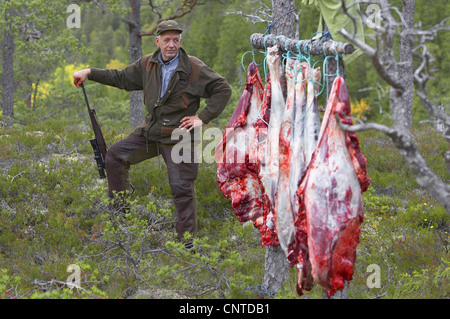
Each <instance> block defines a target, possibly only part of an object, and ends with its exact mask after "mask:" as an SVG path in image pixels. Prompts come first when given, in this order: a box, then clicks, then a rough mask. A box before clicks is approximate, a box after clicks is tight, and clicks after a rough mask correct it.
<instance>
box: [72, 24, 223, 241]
mask: <svg viewBox="0 0 450 319" xmlns="http://www.w3.org/2000/svg"><path fill="white" fill-rule="evenodd" d="M182 32H183V30H182V29H181V27H180V26H179V24H178V23H177V22H176V21H173V20H169V21H163V22H161V23H160V24H159V25H158V27H157V31H156V37H155V43H156V45H157V47H158V49H157V50H156V51H155V52H153V53H151V54H148V55H145V56H143V57H142V58H140V59H139V60H137V61H136V62H134V63H132V64H130V65H128V66H127V67H125V68H124V69H122V70H117V69H97V68H87V69H83V70H80V71H77V72H75V73H74V75H73V76H74V84H75V85H76V86H77V87H80V86H81V84H82V83H83V82H84V81H85V80H86V79H89V80H92V81H96V82H99V83H103V84H106V85H110V86H114V87H117V88H120V89H124V90H127V91H132V90H142V91H143V94H144V104H145V108H146V111H147V114H146V116H145V121H144V123H143V124H142V125H141V126H140V127H138V128H136V130H135V131H134V132H133V133H132V134H130V135H129V136H128V137H126V138H125V139H123V140H121V141H119V142H117V143H115V144H113V145H112V146H111V147H109V149H108V152H107V154H106V159H105V166H106V175H107V179H108V194H109V197H111V198H114V196H115V194H124V193H127V191H128V192H129V191H130V190H131V187H130V182H129V169H130V166H131V165H134V164H137V163H140V162H142V161H144V160H147V159H150V158H153V157H155V156H159V155H160V154H161V155H162V158H163V159H164V162H165V163H166V166H167V172H168V180H169V185H170V189H171V194H172V197H173V201H174V205H175V211H176V217H177V220H176V231H177V236H178V239H179V240H183V234H184V233H185V232H189V233H191V234H193V235H195V234H196V232H197V212H196V210H197V208H196V207H197V197H196V193H195V185H194V184H195V180H196V178H197V172H198V165H199V164H198V161H196V156H195V153H194V147H192V148H182V152H190V154H187V156H186V154H177V156H178V155H179V156H182V158H184V159H186V158H189V157H190V160H183V161H181V162H180V160H179V158H174V156H172V152H171V150H172V149H173V147H174V145H175V144H176V143H178V142H180V140H181V139H182V136H183V135H182V134H179V132H180V131H181V132H184V134H189V135H190V136H191V137H192V141H194V134H193V133H194V128H200V129H201V127H202V126H203V125H204V124H207V123H208V122H210V121H211V120H212V119H214V118H216V117H217V116H219V115H220V114H221V113H222V111H223V110H224V108H225V106H226V105H227V103H228V100H229V98H230V96H231V88H230V86H229V84H228V83H227V81H226V80H225V79H224V78H223V77H222V76H220V75H219V74H218V73H216V72H215V71H213V70H212V69H211V68H209V67H208V66H207V65H205V64H204V63H203V62H202V61H200V60H199V59H197V58H196V57H193V56H189V55H188V54H187V53H186V51H184V50H183V49H182V48H181V43H182V39H181V33H182ZM201 98H206V99H207V103H206V106H205V108H204V109H203V110H202V111H201V112H199V113H198V114H197V111H198V109H199V106H200V99H201ZM175 131H176V132H177V134H173V133H174V132H175ZM186 150H187V151H186ZM185 244H186V245H191V242H187V243H185ZM188 248H190V247H188Z"/></svg>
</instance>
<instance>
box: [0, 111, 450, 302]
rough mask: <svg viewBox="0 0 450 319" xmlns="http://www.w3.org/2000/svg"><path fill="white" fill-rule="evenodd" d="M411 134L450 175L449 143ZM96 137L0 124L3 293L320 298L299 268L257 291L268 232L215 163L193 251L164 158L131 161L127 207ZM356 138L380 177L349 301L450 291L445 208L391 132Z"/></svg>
mask: <svg viewBox="0 0 450 319" xmlns="http://www.w3.org/2000/svg"><path fill="white" fill-rule="evenodd" d="M119 132H120V133H119ZM130 132H131V131H130V129H123V130H122V131H118V130H112V129H111V130H107V129H104V135H105V140H106V141H107V143H108V145H111V144H112V143H114V142H115V141H117V140H119V139H121V138H123V137H124V136H126V135H127V134H128V133H130ZM414 137H415V141H416V143H417V144H418V145H419V146H420V150H421V151H422V154H424V156H425V157H426V159H427V161H428V163H429V165H430V167H431V168H432V169H433V170H434V171H435V172H437V174H438V175H439V176H440V177H441V178H443V179H446V180H447V181H448V180H449V173H448V172H447V170H446V167H445V162H444V159H443V153H444V152H445V147H444V148H443V146H442V145H445V142H444V141H443V138H442V137H440V136H439V135H438V134H436V133H434V132H433V130H432V129H430V128H428V127H425V126H424V127H422V128H421V129H420V130H416V131H415V132H414ZM89 138H91V132H90V130H89V128H88V127H87V126H80V125H76V124H73V123H69V122H68V121H59V120H54V121H50V120H48V121H46V122H45V123H42V122H41V123H39V124H29V125H28V126H21V125H17V126H14V127H12V128H1V129H0V156H1V162H0V170H1V176H0V185H1V187H0V212H1V213H0V299H2V298H8V299H9V298H108V299H117V298H261V297H264V298H283V299H284V298H309V299H318V298H322V289H321V288H320V287H317V286H316V287H314V288H313V289H312V290H311V291H310V292H306V293H305V294H304V295H303V296H301V297H300V296H298V295H297V294H296V291H295V283H296V272H295V270H294V269H291V271H290V278H289V280H288V282H286V284H285V287H284V289H282V290H280V291H279V292H277V293H276V294H272V292H270V291H265V290H264V289H263V287H261V286H260V284H261V280H262V276H263V272H264V248H263V247H261V237H260V234H259V232H258V231H257V230H256V229H255V228H254V227H253V226H252V225H251V224H250V225H242V224H240V223H239V222H238V221H237V219H236V217H235V216H234V213H233V212H232V210H231V207H230V203H229V201H228V200H226V199H225V198H224V197H223V195H222V194H220V192H219V190H218V186H217V182H216V165H215V164H208V163H201V165H200V171H199V176H198V180H197V182H196V190H197V194H198V229H199V233H198V235H197V236H196V237H195V238H194V248H195V249H194V250H193V251H186V250H185V248H184V245H183V244H182V243H179V242H177V241H176V236H175V218H174V216H173V212H174V209H173V205H172V200H171V196H170V189H169V186H168V183H167V182H166V179H167V177H166V171H165V165H164V161H162V160H161V159H157V158H156V159H153V160H149V161H146V162H144V163H141V164H138V165H135V166H133V168H132V169H131V181H132V183H133V185H134V187H135V189H136V191H135V193H134V194H133V195H132V197H131V202H130V205H131V207H132V209H131V210H130V212H128V213H127V214H119V213H118V212H117V211H116V210H114V209H112V208H111V207H110V205H109V199H108V198H107V195H106V190H107V185H106V181H105V180H104V179H99V178H98V172H97V169H96V165H95V161H94V159H93V153H92V148H91V146H90V144H89V142H88V140H89ZM359 138H360V142H361V147H362V151H363V153H364V155H365V156H366V158H367V162H368V172H369V175H370V177H371V178H372V180H373V182H372V185H371V186H370V188H369V190H368V191H367V192H366V193H364V194H363V204H364V211H365V218H364V223H363V225H362V228H361V242H360V244H359V246H358V251H357V261H356V264H355V269H354V276H353V280H352V281H351V282H350V285H349V288H348V297H349V298H357V299H372V298H386V299H396V298H436V299H437V298H449V297H450V284H449V279H450V256H449V248H450V246H449V239H450V238H449V220H450V218H449V216H448V214H447V213H446V212H445V211H444V210H443V208H442V207H440V206H439V205H438V204H437V203H436V201H435V200H433V199H432V198H431V197H430V195H429V194H428V193H427V192H425V191H424V190H423V189H421V188H420V187H418V186H417V183H416V181H415V180H414V177H413V176H412V174H411V172H410V171H409V170H408V168H407V167H406V164H405V162H404V161H403V160H402V158H401V157H400V156H399V155H398V153H397V151H396V150H395V148H394V147H393V145H392V143H390V141H389V140H388V139H387V138H386V137H384V136H382V135H381V134H378V133H374V132H366V133H362V134H359ZM378 274H379V277H377V275H378ZM77 280H78V281H77ZM68 283H76V284H78V287H75V288H73V287H72V289H70V288H71V286H70V285H69V284H68Z"/></svg>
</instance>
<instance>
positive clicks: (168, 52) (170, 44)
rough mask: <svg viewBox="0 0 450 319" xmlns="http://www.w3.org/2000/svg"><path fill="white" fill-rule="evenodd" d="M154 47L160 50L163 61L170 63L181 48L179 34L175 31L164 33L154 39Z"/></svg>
mask: <svg viewBox="0 0 450 319" xmlns="http://www.w3.org/2000/svg"><path fill="white" fill-rule="evenodd" d="M155 43H156V45H157V46H158V47H159V48H160V49H161V54H162V58H163V60H164V61H170V60H172V59H173V58H174V57H176V56H177V52H178V49H179V48H180V46H181V34H180V33H179V32H177V31H166V32H164V33H162V34H161V35H160V36H159V37H156V38H155Z"/></svg>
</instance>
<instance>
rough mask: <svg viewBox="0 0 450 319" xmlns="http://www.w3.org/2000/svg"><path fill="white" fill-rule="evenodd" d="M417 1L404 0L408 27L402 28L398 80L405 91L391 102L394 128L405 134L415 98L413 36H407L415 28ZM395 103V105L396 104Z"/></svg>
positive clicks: (396, 95)
mask: <svg viewBox="0 0 450 319" xmlns="http://www.w3.org/2000/svg"><path fill="white" fill-rule="evenodd" d="M415 2H416V1H415V0H403V1H402V3H403V9H402V14H403V19H404V21H405V24H406V26H403V27H402V33H404V34H403V35H402V36H401V37H400V46H399V57H398V62H399V63H398V79H399V82H400V83H402V84H403V86H404V91H403V94H402V95H401V96H398V92H397V94H396V93H394V99H393V100H392V101H391V105H392V117H393V120H394V127H395V128H397V129H399V130H400V131H401V132H403V133H407V132H410V131H411V128H412V105H413V98H414V91H413V86H414V69H413V42H414V38H413V35H412V34H410V35H407V34H405V33H406V32H408V31H409V30H412V29H413V28H414V11H415ZM394 103H395V104H394Z"/></svg>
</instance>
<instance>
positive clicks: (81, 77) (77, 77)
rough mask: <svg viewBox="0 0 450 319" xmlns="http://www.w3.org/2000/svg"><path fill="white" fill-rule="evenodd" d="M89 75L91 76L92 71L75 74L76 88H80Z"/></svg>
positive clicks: (74, 82)
mask: <svg viewBox="0 0 450 319" xmlns="http://www.w3.org/2000/svg"><path fill="white" fill-rule="evenodd" d="M89 74H91V69H83V70H80V71H77V72H75V73H74V74H73V84H75V86H76V87H80V86H81V83H83V82H84V81H86V79H87V77H88V75H89Z"/></svg>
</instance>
